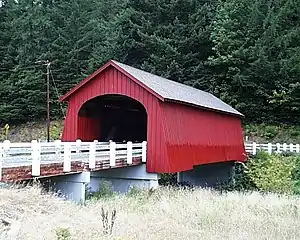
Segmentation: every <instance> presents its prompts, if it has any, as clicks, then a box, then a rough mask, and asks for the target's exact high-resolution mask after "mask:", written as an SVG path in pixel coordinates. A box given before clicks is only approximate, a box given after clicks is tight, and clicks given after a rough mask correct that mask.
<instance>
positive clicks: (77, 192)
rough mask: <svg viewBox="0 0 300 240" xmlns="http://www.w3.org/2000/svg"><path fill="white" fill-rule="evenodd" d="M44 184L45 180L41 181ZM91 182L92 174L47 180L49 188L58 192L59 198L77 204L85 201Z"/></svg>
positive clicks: (77, 174)
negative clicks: (88, 185)
mask: <svg viewBox="0 0 300 240" xmlns="http://www.w3.org/2000/svg"><path fill="white" fill-rule="evenodd" d="M41 182H43V180H41ZM89 182H90V172H82V173H76V174H69V175H63V176H59V177H53V178H50V179H48V180H47V183H46V185H47V188H49V189H51V190H53V191H55V192H57V193H58V194H59V196H61V197H63V198H65V199H68V200H71V201H74V202H77V203H83V202H84V201H85V190H86V184H88V183H89Z"/></svg>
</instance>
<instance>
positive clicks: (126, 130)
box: [78, 94, 147, 142]
mask: <svg viewBox="0 0 300 240" xmlns="http://www.w3.org/2000/svg"><path fill="white" fill-rule="evenodd" d="M78 115H79V118H78V133H79V134H78V135H79V136H78V137H79V138H81V139H82V138H83V139H82V140H88V141H91V140H98V141H101V142H107V141H109V140H113V141H115V142H127V141H132V142H142V141H147V112H146V109H145V107H144V106H143V105H142V104H141V103H140V102H138V101H136V100H134V99H132V98H130V97H127V96H124V95H118V94H108V95H102V96H99V97H95V98H93V99H91V100H89V101H87V102H86V103H84V104H83V105H82V107H81V108H80V110H79V113H78ZM84 138H85V139H84ZM92 138H93V139H92Z"/></svg>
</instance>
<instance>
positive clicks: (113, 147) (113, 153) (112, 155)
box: [109, 141, 116, 167]
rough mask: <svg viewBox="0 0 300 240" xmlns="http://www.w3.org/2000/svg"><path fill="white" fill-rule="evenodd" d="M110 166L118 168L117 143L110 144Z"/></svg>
mask: <svg viewBox="0 0 300 240" xmlns="http://www.w3.org/2000/svg"><path fill="white" fill-rule="evenodd" d="M109 165H110V166H111V167H114V166H116V143H115V142H113V141H111V142H110V143H109Z"/></svg>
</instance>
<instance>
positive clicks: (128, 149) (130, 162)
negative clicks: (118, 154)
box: [127, 141, 132, 164]
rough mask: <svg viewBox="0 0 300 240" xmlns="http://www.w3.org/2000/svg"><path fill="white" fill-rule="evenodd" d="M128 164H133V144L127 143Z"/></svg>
mask: <svg viewBox="0 0 300 240" xmlns="http://www.w3.org/2000/svg"><path fill="white" fill-rule="evenodd" d="M127 164H132V142H131V141H129V142H127Z"/></svg>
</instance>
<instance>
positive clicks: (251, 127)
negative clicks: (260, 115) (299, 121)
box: [244, 124, 300, 144]
mask: <svg viewBox="0 0 300 240" xmlns="http://www.w3.org/2000/svg"><path fill="white" fill-rule="evenodd" d="M244 134H245V136H248V137H249V140H251V141H256V142H265V141H267V140H269V141H270V142H273V143H276V142H280V143H284V142H286V143H288V144H289V143H297V142H299V141H300V126H299V125H293V126H291V125H285V124H280V125H278V124H277V125H270V124H246V125H245V126H244Z"/></svg>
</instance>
